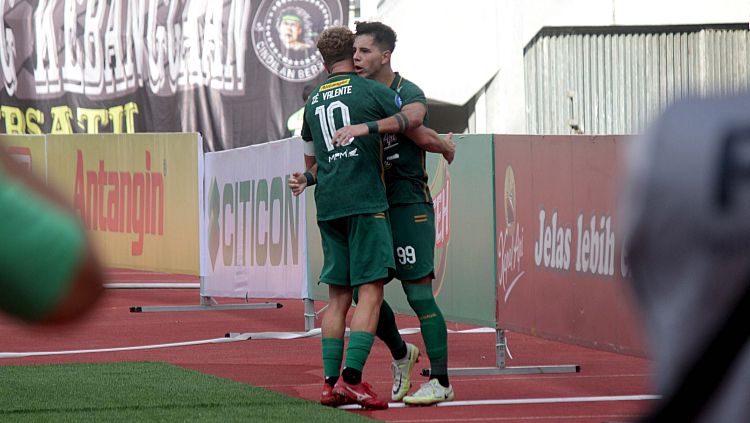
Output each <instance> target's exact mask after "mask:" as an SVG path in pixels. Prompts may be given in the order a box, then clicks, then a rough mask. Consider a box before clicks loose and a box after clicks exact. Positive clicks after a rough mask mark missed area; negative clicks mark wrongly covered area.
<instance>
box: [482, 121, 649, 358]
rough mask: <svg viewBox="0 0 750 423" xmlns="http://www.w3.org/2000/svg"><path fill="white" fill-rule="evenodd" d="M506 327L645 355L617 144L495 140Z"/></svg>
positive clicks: (501, 322) (574, 139)
mask: <svg viewBox="0 0 750 423" xmlns="http://www.w3.org/2000/svg"><path fill="white" fill-rule="evenodd" d="M494 143H495V145H494V150H495V187H496V193H495V198H496V219H497V221H496V228H497V233H496V237H497V272H498V275H497V278H498V284H497V286H498V293H497V298H498V310H497V316H498V327H500V328H507V329H513V330H518V331H523V332H527V333H532V334H535V335H539V336H544V337H547V338H552V339H558V340H562V341H566V342H573V343H576V344H581V345H587V346H591V347H596V348H603V349H608V350H613V351H620V352H627V353H634V354H644V353H645V344H644V339H643V337H642V336H641V334H640V331H639V323H638V318H637V314H636V309H635V308H634V307H633V304H632V302H631V300H630V297H629V293H628V287H627V280H626V274H627V268H626V266H625V265H624V263H626V262H625V258H624V257H623V256H622V239H621V235H619V233H618V232H617V230H616V225H617V209H618V208H617V207H618V205H617V193H618V163H619V159H620V156H621V155H622V154H621V151H622V149H623V146H624V145H625V144H626V143H627V140H626V139H624V138H617V137H584V136H546V137H545V136H497V135H496V136H495V141H494Z"/></svg>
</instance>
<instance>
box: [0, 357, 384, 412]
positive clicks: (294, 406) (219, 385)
mask: <svg viewBox="0 0 750 423" xmlns="http://www.w3.org/2000/svg"><path fill="white" fill-rule="evenodd" d="M0 421H3V422H5V421H7V422H50V421H69V422H87V421H90V422H105V423H110V422H125V421H127V422H154V421H162V422H188V421H195V422H207V421H221V422H231V421H242V422H324V423H331V422H362V421H370V420H369V419H366V418H364V417H362V416H358V415H356V414H352V413H348V412H345V411H342V410H335V409H332V408H327V407H323V406H321V405H319V404H317V403H315V402H312V401H305V400H302V399H299V398H292V397H288V396H285V395H282V394H279V393H276V392H272V391H269V390H266V389H261V388H256V387H253V386H249V385H244V384H241V383H238V382H233V381H230V380H226V379H221V378H218V377H214V376H210V375H205V374H202V373H198V372H195V371H191V370H187V369H183V368H180V367H175V366H171V365H168V364H165V363H83V364H65V365H60V364H56V365H45V366H0Z"/></svg>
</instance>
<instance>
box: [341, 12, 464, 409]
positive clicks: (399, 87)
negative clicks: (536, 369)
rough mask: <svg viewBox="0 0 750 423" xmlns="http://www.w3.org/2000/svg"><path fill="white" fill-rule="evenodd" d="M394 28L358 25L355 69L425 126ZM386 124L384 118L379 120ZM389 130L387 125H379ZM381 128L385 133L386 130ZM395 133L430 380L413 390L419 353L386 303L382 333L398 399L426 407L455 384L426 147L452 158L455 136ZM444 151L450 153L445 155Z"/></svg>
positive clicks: (393, 198) (394, 173)
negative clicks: (436, 285)
mask: <svg viewBox="0 0 750 423" xmlns="http://www.w3.org/2000/svg"><path fill="white" fill-rule="evenodd" d="M395 47H396V33H395V32H394V31H393V29H391V28H390V27H389V26H387V25H385V24H383V23H381V22H358V23H357V32H356V38H355V41H354V48H355V51H354V66H355V70H356V71H357V74H358V75H361V76H364V77H366V78H368V79H373V80H376V81H379V82H381V83H383V84H385V85H386V86H388V87H390V88H391V89H392V90H393V91H395V92H396V93H397V94H398V95H399V98H401V100H402V102H403V105H402V106H401V111H402V112H403V113H404V114H405V115H406V116H407V118H408V120H409V124H414V123H424V124H426V123H427V107H426V103H427V100H426V98H425V95H424V93H423V92H422V90H421V89H420V88H419V87H418V86H417V85H415V84H414V83H412V82H411V81H409V80H407V79H405V78H403V77H402V76H401V75H399V74H398V73H397V72H394V71H393V69H392V68H391V54H392V53H393V50H394V48H395ZM381 122H383V121H381ZM380 127H381V129H386V128H385V127H386V125H381V126H380ZM364 129H366V128H365V127H364V126H362V125H352V126H349V127H345V128H342V129H341V130H340V131H339V132H338V133H337V134H335V135H334V144H336V143H337V142H340V141H343V140H348V139H350V138H351V137H356V136H359V135H360V133H361V132H362V131H363V130H364ZM381 133H383V131H381ZM406 135H407V136H404V135H397V136H393V137H389V138H388V139H387V142H386V145H385V146H384V151H385V167H386V172H385V179H386V187H387V195H388V204H389V207H390V218H391V228H392V232H393V241H394V244H393V247H394V255H395V257H396V277H397V278H398V279H400V280H401V281H402V286H403V289H404V292H405V293H406V297H407V300H408V302H409V305H410V306H411V307H412V309H413V310H414V312H415V313H416V315H417V317H418V318H419V321H420V327H421V332H422V338H423V340H424V343H425V348H426V349H427V356H428V357H429V359H430V367H431V369H430V380H429V382H427V383H425V384H423V385H422V386H421V387H420V388H419V389H418V390H417V391H416V392H414V393H412V394H411V395H406V394H407V393H408V390H409V388H410V385H411V382H410V379H411V370H412V368H413V366H414V363H415V362H416V360H417V358H418V355H419V350H418V349H417V347H416V346H414V345H412V344H409V343H406V342H404V341H403V339H402V338H401V336H400V335H399V333H398V328H397V326H396V321H395V317H394V315H393V311H392V310H391V308H390V307H389V306H388V303H387V302H383V304H382V306H381V309H380V317H379V322H378V329H377V332H376V333H377V336H378V337H379V338H381V339H382V340H383V341H384V342H385V343H386V345H387V346H388V348H389V349H390V350H391V355H392V356H393V359H394V361H393V364H392V367H393V389H392V392H391V394H392V398H393V400H394V401H398V400H401V399H403V401H404V402H405V403H407V404H411V405H427V404H434V403H438V402H442V401H449V400H452V399H453V397H454V392H453V387H452V386H451V385H450V382H449V380H448V334H447V327H446V324H445V319H444V318H443V315H442V313H441V311H440V308H439V307H438V305H437V303H436V302H435V298H434V296H433V293H432V279H433V278H434V249H435V215H434V210H433V207H432V198H431V196H430V191H429V188H428V186H427V171H426V169H425V150H429V151H434V152H438V153H442V154H443V155H444V156H445V157H446V159H447V160H448V162H449V163H450V161H452V159H453V154H454V150H453V149H452V148H450V149H449V148H447V147H448V146H450V147H453V146H452V142H451V141H450V139H449V140H448V141H447V142H446V143H443V145H441V144H440V143H433V144H432V145H429V144H424V143H420V142H419V140H418V139H417V138H413V137H411V138H410V137H409V135H410V134H408V133H407V134H406ZM446 150H447V151H448V152H446Z"/></svg>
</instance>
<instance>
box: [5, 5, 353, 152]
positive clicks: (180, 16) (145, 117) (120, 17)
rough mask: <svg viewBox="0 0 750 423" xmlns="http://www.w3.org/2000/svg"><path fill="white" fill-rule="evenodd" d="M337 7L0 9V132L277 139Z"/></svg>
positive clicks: (315, 67) (231, 143) (227, 143)
mask: <svg viewBox="0 0 750 423" xmlns="http://www.w3.org/2000/svg"><path fill="white" fill-rule="evenodd" d="M348 7H349V1H348V0H226V1H208V0H167V1H164V0H132V1H126V0H111V1H101V0H100V1H96V0H87V1H80V0H38V1H31V0H27V1H21V0H0V14H2V20H1V21H0V84H2V85H0V133H7V134H41V133H53V134H69V133H107V132H108V133H135V132H201V133H202V134H203V136H204V142H205V144H206V145H205V147H206V149H207V150H223V149H229V148H234V147H239V146H244V145H251V144H257V143H261V142H265V141H268V140H276V139H280V138H284V137H285V136H287V118H288V117H289V116H290V115H291V114H292V113H294V112H295V111H296V110H297V109H299V108H300V107H301V106H302V104H303V100H302V91H303V89H304V87H305V85H307V84H316V83H319V82H320V81H321V80H322V79H323V78H324V74H325V71H324V69H323V64H322V61H321V58H320V55H319V54H318V53H317V50H316V48H315V41H316V39H317V37H318V35H319V34H320V32H321V31H322V30H323V29H324V28H326V27H328V26H332V25H342V24H345V21H346V16H345V13H344V11H347V10H348Z"/></svg>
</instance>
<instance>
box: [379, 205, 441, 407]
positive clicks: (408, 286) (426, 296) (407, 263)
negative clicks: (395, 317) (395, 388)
mask: <svg viewBox="0 0 750 423" xmlns="http://www.w3.org/2000/svg"><path fill="white" fill-rule="evenodd" d="M391 219H392V222H391V226H392V227H393V232H394V248H395V254H396V272H397V277H398V278H399V279H401V280H402V281H403V283H402V286H403V288H404V293H406V298H407V300H408V302H409V305H410V306H411V308H412V309H413V310H414V312H415V313H416V315H417V317H418V318H419V324H420V329H421V332H422V339H423V340H424V344H425V349H426V350H427V356H428V357H429V359H430V367H431V369H430V378H431V379H436V380H437V381H438V382H439V384H440V386H442V387H444V388H445V389H446V390H451V395H450V397H451V398H452V389H451V387H450V382H449V380H448V330H447V326H446V324H445V318H444V317H443V314H442V312H441V311H440V308H439V307H438V305H437V303H436V302H435V297H434V296H433V293H432V279H433V278H434V269H435V257H434V255H435V213H434V210H433V208H432V205H430V204H426V203H418V204H408V205H404V206H399V207H393V208H392V209H391ZM394 383H395V380H394ZM414 395H416V394H414ZM414 395H410V396H408V397H405V398H404V402H406V401H407V400H406V398H409V397H413V396H414ZM442 398H443V399H442V400H443V401H444V400H445V399H446V398H445V395H443V396H442ZM412 399H413V398H412ZM435 402H437V401H435Z"/></svg>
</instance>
